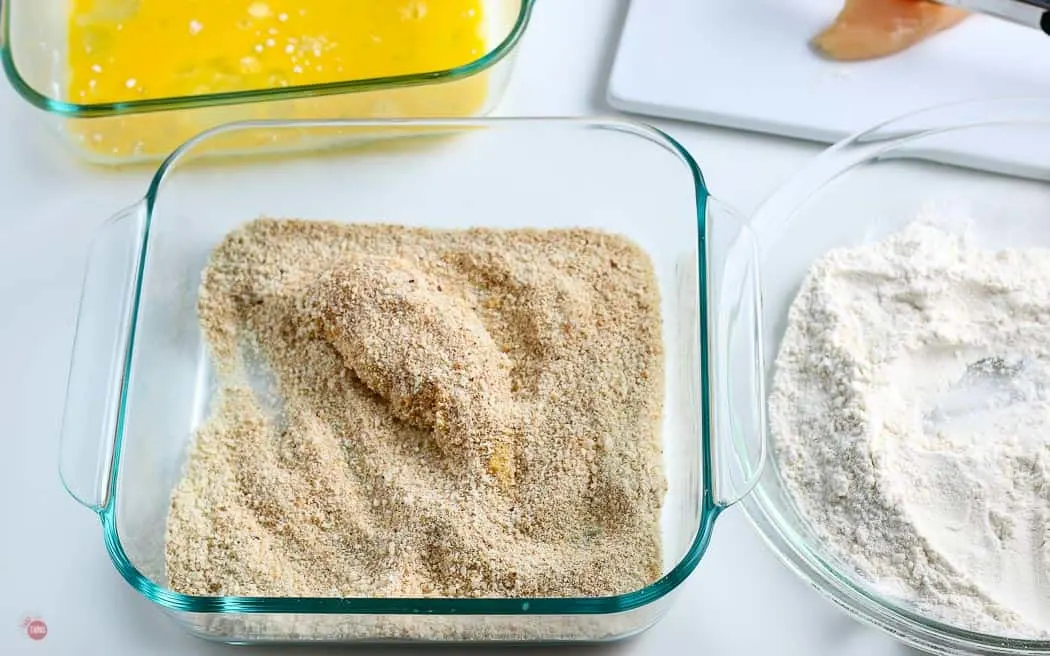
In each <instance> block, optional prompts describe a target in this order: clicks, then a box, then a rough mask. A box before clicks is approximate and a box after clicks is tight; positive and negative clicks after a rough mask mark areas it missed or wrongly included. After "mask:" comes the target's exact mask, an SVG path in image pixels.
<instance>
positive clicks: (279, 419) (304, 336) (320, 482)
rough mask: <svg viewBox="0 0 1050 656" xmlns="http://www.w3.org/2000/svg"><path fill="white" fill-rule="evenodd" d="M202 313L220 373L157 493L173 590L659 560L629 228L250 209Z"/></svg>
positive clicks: (467, 589)
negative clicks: (163, 506)
mask: <svg viewBox="0 0 1050 656" xmlns="http://www.w3.org/2000/svg"><path fill="white" fill-rule="evenodd" d="M199 312H200V320H201V325H202V326H203V329H204V333H205V337H206V339H207V342H208V345H209V347H210V351H211V355H212V358H213V361H214V366H215V372H216V374H215V375H216V379H217V383H216V388H217V389H216V391H215V393H214V396H213V399H212V404H213V405H212V409H211V415H210V417H209V419H208V420H207V422H206V423H205V424H204V425H203V426H202V427H201V428H200V430H199V431H198V434H197V436H196V439H195V441H194V443H193V446H192V448H191V450H190V453H189V457H188V461H187V463H186V466H185V473H184V476H183V478H182V479H181V481H180V482H179V484H178V485H177V487H176V489H175V491H174V494H173V497H172V502H171V510H170V514H169V517H168V525H167V543H166V569H167V576H168V579H169V583H170V586H171V588H172V589H174V590H176V591H178V592H182V593H186V594H194V595H253V596H254V595H258V596H293V597H312V596H339V597H390V596H399V597H405V596H408V597H414V596H441V597H462V596H469V597H480V596H515V597H518V596H524V597H536V596H539V597H543V596H600V595H611V594H620V593H626V592H629V591H633V590H636V589H638V588H640V587H643V586H645V585H647V584H648V583H651V582H652V581H654V580H655V579H656V578H658V577H659V576H660V574H661V571H662V569H661V558H660V554H661V547H660V528H659V517H660V507H661V503H662V500H663V496H664V492H665V489H666V483H665V479H664V474H663V468H662V460H661V440H660V420H661V409H662V401H663V379H664V372H663V350H662V340H661V323H660V301H659V292H658V287H657V283H656V279H655V276H654V272H653V270H652V265H651V263H650V261H649V259H648V257H647V256H646V254H645V253H644V252H643V251H642V250H641V249H640V248H638V247H637V246H635V245H634V244H632V243H631V242H630V241H628V240H627V239H625V238H623V237H619V236H615V235H611V234H606V233H603V232H598V231H592V230H545V231H541V230H488V229H472V230H461V231H433V230H422V229H411V228H405V227H396V226H391V225H360V224H358V225H346V224H337V223H325V222H312V221H298V220H271V219H259V220H256V221H253V222H250V223H248V224H246V225H245V226H243V227H242V228H240V229H238V230H236V231H234V232H232V233H231V234H229V235H228V236H227V237H226V238H225V240H224V241H223V242H222V243H221V244H220V245H219V246H218V247H217V248H216V250H215V251H214V252H213V254H212V256H211V260H210V262H209V264H208V266H207V268H206V270H205V271H204V274H203V282H202V284H201V289H200V300H199Z"/></svg>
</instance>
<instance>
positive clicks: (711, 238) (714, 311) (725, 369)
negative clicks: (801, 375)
mask: <svg viewBox="0 0 1050 656" xmlns="http://www.w3.org/2000/svg"><path fill="white" fill-rule="evenodd" d="M706 210H707V211H706V229H705V232H706V235H705V243H706V247H707V258H706V260H707V262H708V267H707V269H708V271H709V272H710V274H709V276H708V279H707V281H706V282H707V289H706V293H707V298H708V299H709V300H708V315H709V319H708V321H707V324H708V326H710V327H711V328H710V334H709V335H708V361H707V362H706V363H704V364H705V365H706V366H707V367H708V380H710V381H711V384H710V388H711V389H710V392H709V393H710V398H711V400H710V404H709V408H710V412H711V424H710V426H711V436H712V441H713V449H712V450H711V451H712V456H713V462H712V467H711V475H712V481H711V491H712V495H713V500H714V502H715V503H716V504H717V505H718V506H720V507H723V508H725V507H729V506H731V505H733V504H734V503H736V502H737V501H739V500H740V499H742V498H744V497H745V496H746V495H747V494H748V493H750V492H751V490H752V489H753V488H754V487H755V485H756V484H757V483H758V479H759V477H760V476H761V474H762V470H763V468H764V466H765V462H766V449H767V447H766V393H765V375H766V360H765V354H764V352H763V350H764V348H763V338H762V300H761V287H760V284H759V283H760V280H759V267H758V246H757V241H756V239H755V237H754V234H753V232H752V230H751V227H750V225H749V224H748V222H747V220H746V219H745V218H744V217H743V215H742V214H740V213H739V212H737V211H736V210H734V209H732V208H731V207H729V206H728V205H726V204H724V203H722V202H721V201H718V200H716V199H713V198H712V199H709V200H708V202H707V208H706Z"/></svg>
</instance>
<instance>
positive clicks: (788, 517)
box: [741, 99, 1050, 655]
mask: <svg viewBox="0 0 1050 656" xmlns="http://www.w3.org/2000/svg"><path fill="white" fill-rule="evenodd" d="M1032 139H1048V140H1050V100H1048V99H1010V100H1006V99H1004V100H996V101H982V102H971V103H961V104H955V105H946V106H942V107H936V108H932V109H928V110H924V111H921V112H916V113H914V114H909V115H906V116H903V117H899V118H897V119H894V120H891V121H888V122H886V123H884V124H882V125H879V126H876V127H874V128H872V129H870V130H867V131H865V132H863V133H861V134H858V135H856V136H854V137H851V138H850V139H847V140H844V141H842V142H840V143H839V144H836V145H835V146H834V147H832V148H830V149H828V150H827V151H825V152H824V153H823V154H821V155H820V156H818V157H817V158H816V159H814V160H813V161H812V162H810V163H809V164H808V165H807V166H805V167H803V168H802V169H801V170H800V171H799V172H798V173H797V174H796V177H795V178H793V179H792V180H791V181H789V182H788V183H787V184H786V185H785V186H783V187H782V188H780V189H779V190H778V191H777V192H776V193H774V194H773V195H772V196H771V197H770V198H769V199H768V200H767V201H766V202H765V203H764V204H763V205H762V206H761V207H760V208H759V209H758V210H757V211H756V213H755V215H754V216H753V217H752V219H751V222H750V226H751V228H752V230H753V231H754V232H753V234H754V238H755V240H756V242H757V244H758V252H759V255H758V262H759V264H758V267H759V269H760V270H761V271H762V273H763V276H762V280H761V284H760V287H761V298H762V300H763V303H762V316H761V321H760V325H761V329H760V333H761V335H762V338H761V339H762V341H763V349H764V351H765V352H766V353H767V354H768V355H769V358H768V360H767V362H766V365H767V370H766V372H765V376H766V382H767V384H771V381H772V375H773V366H772V365H773V362H774V361H775V356H776V353H777V350H778V349H779V346H780V341H781V339H782V338H783V336H784V332H785V328H786V323H787V317H788V309H789V308H790V306H791V303H792V301H793V299H794V297H795V295H796V293H797V292H798V290H799V287H800V285H801V284H802V281H803V279H804V278H805V276H806V273H807V271H808V269H809V267H810V265H811V264H812V263H813V262H814V261H815V260H817V259H818V258H820V257H821V256H822V255H824V254H825V253H826V252H828V251H829V250H831V249H833V248H841V247H856V246H860V245H862V244H870V243H873V242H876V241H879V240H882V239H884V238H885V237H886V236H888V235H890V234H892V233H895V232H897V231H898V230H900V229H901V228H903V227H904V226H905V224H907V223H909V222H911V221H913V220H916V219H920V218H921V219H925V220H929V221H935V222H936V223H937V224H939V225H942V226H943V227H944V228H946V229H947V230H949V231H950V232H958V233H964V234H968V235H970V236H971V237H972V238H973V240H974V242H975V243H977V244H980V246H981V247H982V248H987V249H993V250H997V249H1006V248H1009V249H1031V248H1050V186H1048V184H1047V181H1048V180H1050V157H1047V156H1046V153H1045V152H1044V153H1042V155H1043V159H1042V161H1034V160H1033V161H1027V162H1024V163H1023V165H1021V163H1020V162H1016V161H1013V162H1012V163H1011V160H1009V159H1008V158H1005V157H1003V158H999V157H998V156H1000V155H1001V156H1005V155H1008V154H1010V152H1011V151H1013V152H1015V153H1016V152H1018V150H1019V149H1016V148H1014V149H1012V148H1011V145H1016V144H1019V143H1030V142H1031V140H1032ZM990 146H991V147H990ZM974 151H977V152H981V153H982V154H985V155H988V154H991V155H995V156H997V157H986V158H985V159H984V160H983V161H982V165H983V167H995V168H998V169H1000V170H1002V171H1003V172H1008V173H1011V175H1004V174H1000V173H993V172H989V171H988V170H975V169H971V168H962V167H959V166H953V165H948V164H941V163H937V162H953V161H958V155H959V154H960V153H963V152H974ZM1020 151H1021V152H1031V151H1030V150H1026V149H1020ZM1020 173H1023V174H1024V177H1021V176H1020V175H1019V174H1020ZM1043 292H1045V293H1050V292H1048V291H1047V290H1043ZM961 412H965V410H963V411H961ZM960 417H965V415H964V414H961V415H960ZM1036 419H1038V417H1037V418H1036ZM960 421H964V420H963V419H961V418H960ZM970 421H972V420H970ZM1037 425H1038V424H1037ZM766 440H767V441H769V442H770V443H769V444H768V445H767V449H768V450H769V451H770V453H772V452H773V444H772V443H771V440H772V437H771V436H770V435H769V434H768V433H767V435H766ZM989 471H991V470H989ZM791 492H792V490H791V488H789V487H788V486H787V484H786V483H785V480H784V476H783V474H782V471H781V466H780V462H779V459H777V458H775V457H771V458H769V462H768V463H767V466H766V468H765V470H764V471H763V472H761V475H760V477H759V483H758V485H757V486H756V487H755V489H754V490H753V491H752V492H751V493H750V494H749V495H748V496H747V497H745V499H744V500H743V502H742V503H741V506H742V507H743V509H744V510H745V512H746V513H747V515H748V516H749V517H750V519H751V521H752V523H753V524H754V526H755V527H756V528H757V529H758V531H759V532H760V533H761V535H762V536H763V537H764V539H765V541H766V542H767V543H768V544H769V545H770V547H771V548H772V549H773V550H774V551H775V552H776V553H777V554H778V555H779V556H780V558H781V559H782V560H783V561H784V562H785V563H786V564H787V565H788V567H789V568H790V569H792V570H793V571H794V572H795V573H796V574H798V575H799V576H800V577H801V578H803V579H804V580H805V581H807V582H808V583H809V584H810V585H812V586H813V587H814V588H815V589H817V590H818V591H820V592H821V593H822V594H823V595H825V596H826V597H827V598H829V599H830V600H832V601H834V602H835V603H836V604H837V605H838V606H840V607H841V608H843V609H845V610H846V611H847V612H849V613H850V614H851V615H853V616H854V617H856V618H858V619H860V620H863V621H865V622H867V623H869V624H871V625H874V626H876V627H879V628H881V629H883V630H885V631H886V632H887V633H889V634H891V635H893V636H894V637H896V638H898V639H901V640H904V641H905V642H907V643H909V644H911V645H913V646H915V647H917V648H920V649H923V650H925V651H930V652H934V653H939V654H987V655H991V654H1014V655H1017V654H1050V641H1046V640H1025V639H1019V638H1017V637H1011V636H1003V635H991V634H987V633H980V632H977V631H974V630H972V629H973V627H966V626H950V625H948V624H946V623H944V622H941V621H936V620H934V619H932V618H930V617H928V616H927V615H926V614H925V613H923V612H922V611H921V610H920V609H918V607H917V605H916V604H915V603H914V602H913V601H911V600H909V599H904V598H899V597H894V596H892V595H891V594H889V593H888V592H887V591H886V587H885V586H880V585H878V582H874V581H871V580H869V579H868V578H866V577H865V576H862V575H861V574H860V573H859V572H858V571H857V570H856V568H855V567H854V566H853V565H851V564H850V563H848V562H845V561H844V559H843V558H842V557H841V556H840V554H837V553H835V552H833V551H832V550H831V549H829V548H828V546H827V545H826V544H824V543H823V541H822V539H821V538H820V537H819V536H818V533H817V531H816V530H815V528H814V527H813V526H812V525H811V524H810V523H809V521H808V520H807V519H806V518H805V517H804V516H803V515H802V514H801V513H800V511H799V509H798V507H797V506H796V504H795V501H794V498H793V495H792V493H791ZM950 501H951V500H946V503H949V502H950ZM1017 503H1020V502H1017ZM967 512H973V513H975V514H976V513H978V512H980V510H979V507H978V506H977V505H976V503H974V504H973V506H972V507H968V508H967ZM962 526H963V527H966V526H968V525H967V524H962ZM959 530H960V532H966V531H967V530H968V529H966V528H963V529H959ZM978 564H980V565H982V566H985V565H987V566H989V567H994V565H993V564H988V563H984V562H980V563H978ZM971 566H972V564H971ZM989 571H991V572H995V571H997V570H995V569H989ZM1044 574H1045V573H1044V572H1031V576H1032V577H1033V578H1037V577H1040V576H1043V575H1044ZM1044 580H1045V578H1044Z"/></svg>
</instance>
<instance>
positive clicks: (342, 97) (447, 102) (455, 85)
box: [0, 0, 534, 164]
mask: <svg viewBox="0 0 1050 656" xmlns="http://www.w3.org/2000/svg"><path fill="white" fill-rule="evenodd" d="M533 1H534V0H384V1H383V2H375V0H180V1H179V2H170V1H169V0H8V1H7V2H4V3H2V12H3V13H2V21H3V22H2V34H0V38H2V43H0V54H2V57H3V62H4V68H5V70H6V72H7V76H8V78H9V80H10V81H11V83H12V85H13V86H14V88H15V89H16V90H17V91H18V92H19V94H20V95H21V96H22V97H23V98H25V99H26V100H28V101H29V102H30V103H32V104H33V105H35V106H37V107H39V108H41V109H44V110H47V111H48V112H49V113H50V114H52V115H53V116H55V117H57V118H58V125H59V129H60V132H61V134H62V135H63V136H64V137H65V139H66V141H67V142H68V143H69V144H70V145H71V146H73V148H74V150H75V151H76V152H77V153H78V154H79V155H80V156H81V157H83V158H85V159H87V160H89V161H92V162H96V163H104V164H105V163H110V164H125V163H129V162H137V161H151V160H157V159H160V158H163V157H165V156H167V154H168V153H169V152H171V151H172V150H173V149H174V148H175V147H176V146H178V145H179V144H180V143H182V142H184V141H186V140H187V139H189V138H190V137H192V136H194V135H196V134H198V133H200V132H202V131H205V130H208V129H211V128H213V127H216V126H218V125H222V124H225V123H229V122H232V121H242V120H252V119H270V120H272V119H314V118H394V117H397V118H420V117H437V116H440V117H463V116H479V115H483V114H485V113H487V112H488V111H490V110H491V109H492V107H493V106H494V105H495V103H496V102H497V101H498V99H499V97H500V95H501V93H502V91H503V88H504V86H505V84H506V80H507V77H508V73H509V69H510V66H511V60H512V57H510V56H509V55H512V54H513V52H514V49H515V46H516V45H517V44H518V42H519V40H520V38H521V35H522V34H523V32H524V30H525V28H526V26H527V24H528V20H529V15H530V11H531V9H532V4H533ZM272 138H273V136H268V135H265V134H260V133H254V134H253V135H252V136H251V138H250V139H247V140H245V141H244V143H235V142H231V141H230V140H224V141H223V142H222V143H221V147H222V149H223V150H224V151H229V150H236V151H248V152H250V151H252V150H254V149H257V148H258V147H259V146H260V145H265V146H266V150H267V152H273V150H274V144H273V143H272ZM278 138H280V139H286V140H287V142H286V143H285V144H278V146H279V147H284V146H287V148H288V149H289V150H295V149H300V148H304V147H316V146H317V145H318V144H317V143H316V140H315V139H313V137H312V136H311V135H309V134H299V135H295V134H291V135H288V134H282V135H279V136H278ZM253 139H254V140H255V141H252V140H253ZM259 139H266V140H270V141H268V142H267V143H266V144H260V143H257V141H258V140H259Z"/></svg>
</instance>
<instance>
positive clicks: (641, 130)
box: [92, 118, 726, 615]
mask: <svg viewBox="0 0 1050 656" xmlns="http://www.w3.org/2000/svg"><path fill="white" fill-rule="evenodd" d="M501 124H538V125H556V124H564V125H574V124H575V125H578V126H581V127H595V128H599V129H609V130H614V131H619V132H624V133H627V134H630V135H634V136H637V137H640V138H643V139H648V140H649V141H651V142H653V143H654V144H656V145H658V146H660V147H662V148H664V149H665V150H667V151H669V152H670V153H672V154H673V155H675V156H677V157H678V158H679V160H680V161H681V162H682V163H683V164H684V165H686V166H687V167H688V169H689V171H690V173H691V176H692V181H693V187H694V194H695V204H696V221H697V258H698V262H697V264H698V290H699V293H698V294H697V296H698V299H697V320H698V326H699V341H700V344H699V347H700V348H699V355H700V371H699V372H698V375H699V378H700V386H699V391H700V397H701V398H700V408H701V417H700V421H699V422H698V423H699V426H700V435H699V439H700V457H701V472H702V489H701V492H700V494H701V499H700V521H699V526H698V527H697V532H696V535H695V536H694V538H693V541H692V543H691V544H690V547H689V549H688V551H687V552H686V553H685V554H684V555H683V556H682V558H681V559H680V560H679V561H678V563H676V564H675V566H674V567H673V568H672V569H671V570H670V571H669V572H667V573H666V574H664V575H663V576H662V577H661V578H660V579H658V580H657V581H655V582H653V583H651V584H649V585H647V586H646V587H644V588H641V589H639V590H636V591H634V592H630V593H627V594H622V595H616V596H607V597H562V598H526V597H510V598H470V599H456V598H447V597H445V598H433V597H430V598H411V597H401V598H393V597H388V598H371V597H363V598H339V597H235V596H193V595H185V594H182V593H178V592H174V591H172V590H169V589H167V588H165V587H163V586H162V585H158V584H157V583H156V582H154V581H153V580H151V579H150V578H149V577H147V576H145V575H143V574H142V573H141V572H140V571H139V570H138V569H137V568H136V567H135V565H134V564H133V563H132V562H131V561H130V559H129V558H128V557H127V554H126V552H125V551H124V547H123V545H122V544H121V541H120V537H119V535H118V530H117V516H116V508H117V503H116V502H117V496H118V495H119V494H120V491H119V487H118V484H117V483H118V477H119V472H120V461H121V458H122V451H123V448H122V445H123V440H124V431H125V421H126V418H127V416H126V413H127V405H126V404H127V398H128V391H129V381H130V379H131V361H132V353H133V352H134V347H135V331H136V325H137V320H138V314H139V308H140V302H141V294H142V282H143V276H142V272H143V271H144V269H145V265H146V260H147V254H148V246H149V239H150V237H149V236H150V227H151V224H152V221H153V217H154V210H155V207H156V203H157V199H158V196H159V193H160V190H161V188H162V186H163V182H164V179H165V177H166V176H167V175H168V174H169V173H171V172H172V170H173V169H174V168H175V167H176V165H177V164H179V162H180V160H182V158H183V157H185V156H187V155H189V154H190V153H191V152H192V151H193V149H194V148H195V147H196V146H198V145H199V144H200V143H202V142H204V141H207V140H208V139H210V138H213V137H216V136H218V135H222V134H226V133H230V132H236V131H240V130H250V129H260V128H274V129H278V128H358V127H360V128H368V127H374V128H396V127H405V128H424V129H428V130H429V129H434V128H442V127H444V128H448V129H450V130H455V129H471V128H485V127H496V126H498V125H501ZM709 198H710V194H709V192H708V189H707V185H706V183H705V182H704V177H703V173H702V172H701V170H700V167H699V165H698V164H697V162H696V160H695V159H694V158H693V157H692V155H690V154H689V152H688V151H687V150H686V149H685V147H683V146H682V145H681V144H680V143H679V142H678V141H676V140H675V139H674V138H672V137H671V136H669V135H668V134H667V133H665V132H663V131H662V130H659V129H657V128H655V127H651V126H648V125H645V124H642V123H638V122H634V121H628V120H623V119H617V118H611V119H593V118H481V119H472V118H450V119H380V120H263V121H242V122H237V123H230V124H227V125H224V126H220V127H218V128H214V129H212V130H208V131H206V132H204V133H202V134H200V135H199V136H197V137H195V138H193V139H191V140H190V141H188V142H186V143H185V144H183V145H182V146H180V147H179V148H178V149H176V150H175V151H174V152H173V153H172V154H171V155H169V156H168V157H167V159H165V160H164V162H163V163H162V164H161V165H160V167H159V168H158V170H157V172H156V173H155V174H154V176H153V179H152V180H151V182H150V185H149V190H148V192H147V194H146V198H145V208H146V211H145V218H144V225H143V228H142V232H141V244H140V245H139V251H138V256H137V271H138V275H137V279H136V281H135V284H134V289H133V291H132V303H131V314H130V322H129V328H128V330H129V333H128V338H127V344H126V348H125V352H124V356H123V357H124V362H123V367H122V369H121V373H122V380H121V384H120V397H119V406H118V409H117V417H116V435H115V438H114V442H113V455H112V465H111V467H110V468H109V472H108V479H107V485H108V491H109V492H108V496H107V498H106V500H105V502H104V504H103V505H102V506H98V507H93V508H92V510H94V511H95V512H96V513H97V514H98V515H99V518H100V519H101V521H102V527H103V535H104V540H105V544H106V550H107V551H108V552H109V555H110V559H111V560H112V561H113V565H114V566H115V567H116V569H117V571H118V572H120V574H121V576H123V577H124V579H125V580H126V581H127V582H128V583H129V584H130V585H131V586H132V587H134V588H135V589H136V590H138V591H139V592H140V593H142V595H144V596H145V597H146V598H147V599H149V600H151V601H153V602H154V603H156V604H158V605H159V606H161V607H163V608H166V609H169V610H173V611H182V612H194V613H251V614H263V613H305V614H353V615H365V614H385V615H412V614H430V615H604V614H612V613H623V612H627V611H632V610H636V609H639V608H642V607H644V606H647V605H648V604H651V603H652V602H655V601H657V600H659V599H661V598H663V597H664V596H666V595H667V594H669V593H670V592H672V591H673V590H675V589H676V588H677V587H678V586H679V585H680V584H681V583H682V582H683V581H685V579H686V578H688V577H689V575H690V574H692V572H693V570H694V569H695V568H696V566H697V565H698V564H699V562H700V559H701V558H702V557H703V555H704V553H705V552H706V550H707V547H708V544H709V543H710V540H711V532H712V528H713V526H714V522H715V520H716V519H717V518H718V516H719V514H720V513H721V511H722V510H724V509H725V507H726V506H725V505H722V504H720V503H719V502H717V501H716V497H715V493H714V489H713V485H712V482H713V480H714V471H713V464H712V463H713V451H714V445H713V438H712V430H713V428H712V421H711V417H712V403H711V398H710V391H711V380H710V377H709V372H708V364H709V362H710V360H709V357H710V351H711V349H710V346H709V342H710V330H709V329H708V321H709V316H710V312H711V308H710V302H709V299H708V294H707V293H706V292H705V290H706V289H707V285H708V280H709V272H708V271H707V266H708V258H707V254H706V247H707V234H708V233H707V222H706V217H707V210H708V200H709Z"/></svg>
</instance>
